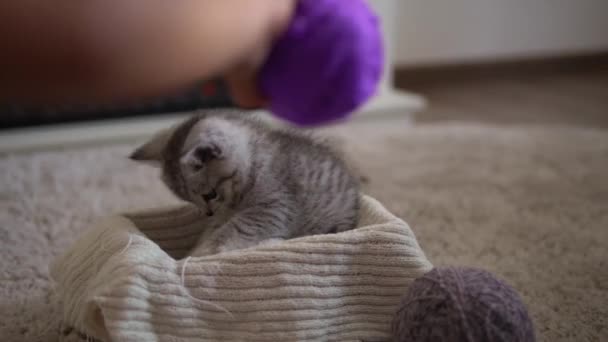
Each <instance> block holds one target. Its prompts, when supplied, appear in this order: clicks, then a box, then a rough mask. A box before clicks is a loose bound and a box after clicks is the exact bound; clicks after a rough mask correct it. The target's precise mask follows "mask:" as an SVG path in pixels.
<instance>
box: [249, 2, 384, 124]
mask: <svg viewBox="0 0 608 342" xmlns="http://www.w3.org/2000/svg"><path fill="white" fill-rule="evenodd" d="M383 63H384V50H383V43H382V35H381V31H380V25H379V22H378V18H377V17H376V15H375V14H374V13H373V12H372V10H371V9H370V7H369V6H368V5H367V3H366V1H365V0H298V3H297V5H296V9H295V13H294V15H293V18H292V20H291V23H290V25H289V27H288V28H287V30H286V32H285V33H284V34H283V35H282V36H281V37H280V38H279V39H278V41H277V42H276V43H275V45H274V46H273V48H272V50H271V52H270V54H269V56H268V58H267V60H266V62H265V64H264V65H263V66H262V69H261V70H260V74H259V87H260V89H261V91H262V93H263V94H264V95H265V96H266V97H267V98H269V100H270V111H271V112H272V113H273V114H275V115H276V116H278V117H280V118H282V119H285V120H287V121H290V122H292V123H295V124H299V125H315V124H320V123H325V122H330V121H334V120H337V119H340V118H344V117H345V116H346V115H348V114H349V113H351V112H352V111H354V110H355V109H356V108H357V107H359V106H360V105H361V104H363V102H365V101H366V100H367V99H368V98H369V97H371V95H373V93H374V92H375V91H376V88H377V85H378V83H379V80H380V79H381V77H382V69H383Z"/></svg>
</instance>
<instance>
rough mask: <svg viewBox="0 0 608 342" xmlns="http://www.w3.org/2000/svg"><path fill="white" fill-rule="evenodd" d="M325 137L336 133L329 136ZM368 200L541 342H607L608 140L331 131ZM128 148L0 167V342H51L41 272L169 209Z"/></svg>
mask: <svg viewBox="0 0 608 342" xmlns="http://www.w3.org/2000/svg"><path fill="white" fill-rule="evenodd" d="M334 130H335V129H334ZM338 131H339V134H340V135H342V136H344V137H345V141H346V147H347V150H348V151H349V152H350V153H351V157H352V158H353V159H355V160H356V161H357V163H358V164H359V167H360V168H361V169H362V171H363V172H364V173H365V175H366V176H367V177H368V178H369V180H370V184H369V185H368V192H369V193H370V194H371V195H373V196H374V197H376V198H378V199H379V200H380V201H381V202H383V203H384V204H385V205H386V206H387V207H388V208H389V209H390V210H392V211H393V212H394V213H395V214H397V215H398V216H400V217H402V218H404V219H405V220H406V221H407V222H408V223H409V224H410V225H411V226H412V228H413V230H414V232H415V233H416V234H417V236H418V238H419V240H420V243H421V245H422V247H423V249H425V251H426V253H427V255H428V257H429V258H430V259H431V261H432V262H434V263H435V264H436V265H448V264H449V265H470V266H477V267H483V268H486V269H488V270H490V271H492V272H494V273H496V274H498V275H499V276H500V277H502V278H504V279H506V280H507V281H508V282H510V283H511V284H512V285H513V286H514V287H515V288H517V289H518V290H519V291H520V293H521V294H522V296H523V298H524V300H525V302H526V304H527V305H528V307H529V310H530V312H531V316H532V318H533V320H534V324H535V326H536V329H537V335H538V339H539V340H540V341H547V342H558V341H576V342H582V341H608V327H607V325H608V132H607V131H602V130H593V129H583V128H566V127H561V128H560V127H552V128H547V127H545V128H543V127H488V126H481V125H462V124H432V125H420V126H416V127H414V128H404V127H402V126H400V125H398V124H395V123H390V122H388V123H369V124H359V125H355V126H353V127H349V128H339V129H338ZM133 146H134V145H126V144H125V145H114V146H106V147H94V148H91V147H86V148H84V147H83V148H80V149H72V150H65V151H51V152H41V153H29V154H18V155H9V156H1V157H0V185H1V191H0V206H1V211H0V212H1V222H0V223H1V225H0V341H7V342H20V341H24V342H25V341H27V342H31V341H56V340H57V334H56V333H55V331H54V329H51V326H50V325H49V322H51V321H52V318H53V317H54V316H53V312H54V309H53V307H52V306H50V304H49V289H50V283H49V280H48V273H47V265H48V263H49V262H50V261H51V260H52V259H53V258H55V257H56V256H57V255H58V254H59V253H61V252H62V251H63V250H64V249H66V248H67V247H68V246H69V245H70V244H71V243H72V242H73V241H74V240H75V239H76V238H77V236H78V234H79V233H80V232H82V231H83V230H84V229H86V228H87V225H88V224H89V223H91V222H92V221H93V220H95V219H96V218H98V217H100V216H103V215H107V214H111V213H114V212H116V211H127V210H131V209H139V208H145V207H150V206H157V205H162V204H167V203H172V202H174V199H173V198H172V196H171V195H170V194H169V193H168V192H167V191H166V190H165V189H164V188H163V186H162V185H161V184H160V182H159V181H158V178H157V176H156V170H153V169H150V168H147V167H144V166H139V165H135V164H134V163H132V162H130V161H128V160H127V159H126V158H125V156H126V155H127V154H128V153H129V152H130V149H131V148H132V147H133Z"/></svg>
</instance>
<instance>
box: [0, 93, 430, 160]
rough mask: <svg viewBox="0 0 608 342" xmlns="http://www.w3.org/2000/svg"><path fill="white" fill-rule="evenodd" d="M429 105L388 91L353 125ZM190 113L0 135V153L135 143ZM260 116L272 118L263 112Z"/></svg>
mask: <svg viewBox="0 0 608 342" xmlns="http://www.w3.org/2000/svg"><path fill="white" fill-rule="evenodd" d="M425 105H426V102H425V100H424V98H422V97H420V96H418V95H416V94H412V93H407V92H402V91H395V90H387V91H383V92H382V93H381V94H379V95H378V96H376V97H375V98H373V99H371V100H370V101H369V102H368V103H367V104H366V105H364V106H363V107H362V108H361V110H359V111H357V112H356V113H355V114H353V117H352V120H353V121H363V120H379V119H382V118H386V117H399V118H401V119H403V120H401V121H402V122H411V121H413V117H414V114H415V113H416V112H418V111H420V110H422V109H423V108H424V107H425ZM190 114H191V112H180V113H168V114H164V115H154V116H149V117H145V116H142V117H134V118H123V119H113V120H100V121H87V122H83V123H71V124H58V125H48V126H41V127H29V128H21V129H12V130H5V131H0V153H12V152H25V151H38V150H48V149H59V148H66V147H71V146H85V145H99V144H108V143H116V142H123V141H135V140H138V139H142V138H145V137H148V136H149V135H151V134H153V133H154V132H157V131H159V130H161V129H163V128H165V127H169V126H171V125H173V124H175V123H176V122H179V121H180V120H183V119H184V118H185V117H187V116H188V115H190ZM258 114H260V115H265V116H267V117H270V116H269V115H268V114H266V113H264V112H258Z"/></svg>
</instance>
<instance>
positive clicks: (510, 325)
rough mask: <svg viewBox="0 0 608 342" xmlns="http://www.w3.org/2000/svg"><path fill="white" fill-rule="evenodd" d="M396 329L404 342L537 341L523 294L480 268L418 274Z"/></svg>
mask: <svg viewBox="0 0 608 342" xmlns="http://www.w3.org/2000/svg"><path fill="white" fill-rule="evenodd" d="M392 330H393V336H394V338H395V341H400V342H406V341H407V342H430V341H445V342H456V341H458V342H460V341H466V342H486V341H492V342H533V341H535V336H534V327H533V325H532V321H531V320H530V317H529V316H528V311H527V310H526V307H525V306H524V304H523V302H522V300H521V298H520V296H519V294H518V293H517V292H516V291H515V290H514V289H513V288H512V287H511V286H509V285H508V284H506V283H505V282H504V281H502V280H499V279H497V278H496V277H495V276H494V275H492V274H491V273H489V272H487V271H484V270H479V269H474V268H456V267H446V268H435V269H433V270H432V271H430V272H428V273H426V274H425V275H424V276H422V277H421V278H418V279H416V281H414V283H413V284H412V286H411V287H410V289H409V290H408V292H407V294H406V295H405V296H404V297H403V300H402V302H401V304H400V307H399V310H398V311H397V313H396V315H395V317H394V320H393V324H392Z"/></svg>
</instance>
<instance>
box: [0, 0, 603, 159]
mask: <svg viewBox="0 0 608 342" xmlns="http://www.w3.org/2000/svg"><path fill="white" fill-rule="evenodd" d="M370 2H371V4H372V6H373V7H374V9H375V10H376V11H377V13H378V14H379V16H380V17H381V19H382V24H383V28H384V32H385V41H386V47H387V49H388V54H387V65H388V67H387V68H386V73H385V77H384V80H383V82H382V85H381V87H380V90H379V92H378V96H376V97H375V98H374V99H373V100H372V101H370V103H368V104H367V105H366V106H364V107H363V108H362V109H361V110H359V111H358V113H357V115H356V116H355V118H378V119H379V118H381V117H386V116H393V117H394V116H399V117H401V118H402V119H404V121H407V122H412V121H414V118H415V121H418V122H424V121H437V120H472V121H491V122H502V123H509V122H553V123H567V124H584V125H594V126H608V118H607V115H606V114H605V112H606V111H608V110H607V108H608V89H607V88H608V85H607V83H608V76H607V73H608V71H607V70H608V67H607V66H608V20H607V19H606V14H607V13H608V2H606V1H604V0H580V1H569V0H453V1H448V2H446V1H441V2H438V1H424V0H401V1H400V0H370ZM231 105H232V104H231V101H230V98H229V96H228V94H227V92H226V89H225V88H224V87H223V85H222V83H221V82H219V81H216V80H210V81H205V80H201V82H200V83H199V84H197V85H195V86H193V87H191V88H188V89H184V91H183V92H180V93H176V94H169V95H167V96H166V97H163V98H158V99H152V100H150V101H146V102H143V103H141V102H136V103H130V104H122V105H111V104H108V105H106V106H84V107H83V106H81V107H52V108H32V107H28V106H23V105H14V104H1V103H0V114H1V115H0V150H3V149H11V148H13V147H15V146H21V145H23V144H24V143H25V144H34V143H33V141H36V144H38V145H39V144H40V143H42V144H48V143H49V140H48V139H46V138H44V139H42V138H41V135H40V134H39V132H38V131H37V132H36V133H35V134H36V136H35V137H34V138H32V137H29V136H25V137H24V136H23V134H24V132H23V131H22V130H20V129H23V128H27V130H26V131H27V132H29V131H31V129H32V128H36V127H39V126H43V127H44V128H45V129H44V131H43V133H44V134H45V137H46V136H48V137H50V138H52V139H51V140H53V139H55V140H57V139H59V140H62V139H63V140H65V139H64V138H65V137H66V136H73V135H74V134H65V133H64V131H63V130H62V129H63V126H61V125H60V126H58V125H57V124H66V123H67V124H74V123H79V122H84V126H81V127H79V128H78V129H79V130H78V131H77V132H76V133H75V134H76V135H77V136H78V137H79V138H74V139H72V140H78V139H81V138H82V139H88V140H95V139H114V138H117V139H118V138H123V137H126V136H129V135H131V136H137V135H142V134H146V133H148V132H149V131H151V130H155V129H157V128H159V127H162V126H165V125H166V124H167V123H168V122H169V121H174V120H177V119H179V118H181V117H182V116H183V114H181V113H184V112H188V111H192V110H195V109H198V108H211V107H227V106H231ZM176 113H177V114H176ZM116 119H119V120H116ZM111 120H115V121H114V122H113V121H111ZM93 122H95V123H96V125H93ZM142 122H143V123H144V124H143V125H142ZM116 124H118V125H119V126H120V129H116V128H115V125H116ZM91 127H94V129H91ZM47 128H48V129H47ZM7 129H9V130H7ZM15 129H17V130H15ZM49 129H51V130H58V129H59V130H60V132H61V133H60V134H51V133H49V132H50V131H49ZM83 129H85V130H86V129H90V130H91V132H84V131H83ZM112 132H116V133H112ZM118 135H120V136H118ZM7 146H8V147H7Z"/></svg>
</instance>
